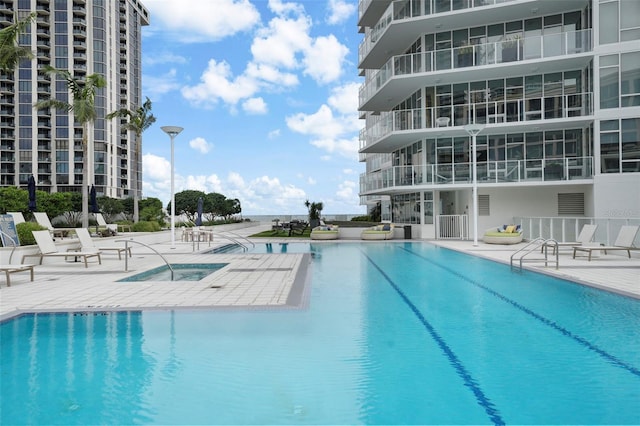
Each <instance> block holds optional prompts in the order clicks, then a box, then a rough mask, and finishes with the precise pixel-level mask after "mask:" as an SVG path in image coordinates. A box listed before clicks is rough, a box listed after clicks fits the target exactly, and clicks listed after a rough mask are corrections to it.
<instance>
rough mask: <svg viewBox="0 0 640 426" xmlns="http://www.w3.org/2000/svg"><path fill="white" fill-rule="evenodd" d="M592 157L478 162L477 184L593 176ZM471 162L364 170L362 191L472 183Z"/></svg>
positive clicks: (544, 180)
mask: <svg viewBox="0 0 640 426" xmlns="http://www.w3.org/2000/svg"><path fill="white" fill-rule="evenodd" d="M593 167H594V165H593V157H571V158H557V159H556V158H554V159H538V160H505V161H487V162H478V163H477V164H476V169H477V181H478V183H480V184H482V183H519V182H551V181H567V180H575V179H590V178H592V177H593V175H594V170H593ZM471 170H472V163H469V162H465V163H452V164H429V165H420V166H393V167H389V168H386V169H382V170H379V171H376V172H370V173H363V174H362V175H361V178H360V193H367V192H371V191H377V190H381V189H387V188H396V187H403V186H416V185H445V184H446V185H451V184H469V183H472V181H473V179H472V173H471Z"/></svg>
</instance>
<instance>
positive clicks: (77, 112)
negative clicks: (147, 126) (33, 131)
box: [34, 65, 107, 228]
mask: <svg viewBox="0 0 640 426" xmlns="http://www.w3.org/2000/svg"><path fill="white" fill-rule="evenodd" d="M43 71H44V72H45V73H46V74H47V75H49V76H51V77H55V76H58V77H60V78H61V79H62V80H65V81H66V82H67V86H68V88H69V91H70V92H71V97H72V101H71V103H69V102H66V101H60V100H57V99H46V100H43V101H39V102H37V103H36V104H35V105H34V107H35V108H36V109H45V108H54V109H57V110H61V111H64V112H73V116H74V118H75V120H76V121H77V122H78V123H80V124H82V227H83V228H88V227H89V190H88V188H89V186H88V185H89V166H88V161H87V160H88V154H87V152H88V149H87V147H88V141H87V139H88V135H89V124H90V123H93V122H94V121H95V119H96V118H97V115H98V113H97V111H96V103H95V97H96V91H97V90H98V89H101V88H103V87H106V85H107V82H106V80H105V79H104V77H102V76H101V75H99V74H91V75H89V76H87V77H86V79H85V80H81V79H78V78H75V77H74V76H72V75H71V73H70V72H69V71H67V70H60V69H56V68H54V67H52V66H49V65H47V66H46V67H45V68H44V70H43Z"/></svg>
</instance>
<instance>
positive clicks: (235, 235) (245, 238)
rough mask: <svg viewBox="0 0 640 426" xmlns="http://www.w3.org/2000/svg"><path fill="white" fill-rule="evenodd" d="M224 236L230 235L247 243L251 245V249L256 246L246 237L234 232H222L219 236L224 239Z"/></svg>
mask: <svg viewBox="0 0 640 426" xmlns="http://www.w3.org/2000/svg"><path fill="white" fill-rule="evenodd" d="M224 234H231V235H233V236H234V237H236V238H240V239H241V240H244V241H246V242H248V243H249V244H251V246H252V247H255V246H256V244H255V243H254V242H253V241H251V240H250V239H248V238H247V237H243V236H242V235H240V234H237V233H235V232H231V231H224V233H221V234H220V235H222V236H223V237H224V236H225V235H224Z"/></svg>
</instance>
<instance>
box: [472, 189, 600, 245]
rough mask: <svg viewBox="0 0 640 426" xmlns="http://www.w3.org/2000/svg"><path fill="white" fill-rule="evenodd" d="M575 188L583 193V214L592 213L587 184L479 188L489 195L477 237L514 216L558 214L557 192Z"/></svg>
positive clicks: (571, 190)
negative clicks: (486, 208)
mask: <svg viewBox="0 0 640 426" xmlns="http://www.w3.org/2000/svg"><path fill="white" fill-rule="evenodd" d="M575 192H583V193H584V194H585V216H592V215H593V213H592V211H591V210H592V209H591V207H590V206H591V204H592V202H591V200H592V199H593V193H592V188H591V186H590V185H571V186H569V185H562V186H532V187H526V186H521V187H519V188H515V187H511V188H504V187H503V188H481V189H480V190H479V191H478V193H479V194H480V195H489V205H490V208H489V211H490V214H491V215H490V216H479V217H478V230H479V237H482V234H483V233H484V231H485V230H487V229H489V228H491V227H494V226H498V225H505V224H511V223H512V222H513V217H514V216H534V217H557V216H558V194H559V193H575ZM470 214H472V212H470Z"/></svg>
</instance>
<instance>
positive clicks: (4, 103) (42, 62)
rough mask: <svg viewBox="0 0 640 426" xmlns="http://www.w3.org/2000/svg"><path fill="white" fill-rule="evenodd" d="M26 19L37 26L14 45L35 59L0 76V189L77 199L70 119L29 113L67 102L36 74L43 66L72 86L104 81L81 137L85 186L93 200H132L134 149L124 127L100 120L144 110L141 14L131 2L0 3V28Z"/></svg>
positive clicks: (75, 134) (144, 14)
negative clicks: (31, 182)
mask: <svg viewBox="0 0 640 426" xmlns="http://www.w3.org/2000/svg"><path fill="white" fill-rule="evenodd" d="M30 12H36V13H37V18H36V19H35V22H33V23H32V24H31V26H30V27H29V28H28V29H27V31H25V33H24V34H21V35H20V39H19V43H20V44H21V45H23V46H30V48H31V50H32V52H33V53H34V54H35V58H34V59H33V60H31V61H23V62H22V63H21V64H20V66H19V67H18V69H16V70H15V72H14V73H12V74H9V75H7V74H2V73H0V95H1V101H0V146H1V148H2V154H1V157H0V186H20V187H26V185H27V181H28V179H29V177H30V176H31V175H33V176H34V177H35V178H36V182H37V188H38V189H39V190H43V191H48V192H70V191H75V192H81V184H82V173H83V159H82V126H81V125H80V124H79V123H74V118H73V113H72V112H71V113H65V112H63V111H58V110H36V109H35V108H33V105H34V104H35V103H36V102H38V101H41V100H45V99H49V98H55V99H59V100H64V101H70V99H69V93H68V88H67V85H66V83H65V82H64V81H60V80H58V81H55V80H52V79H51V78H50V77H48V76H46V75H45V74H43V73H42V69H43V68H44V67H45V66H46V65H50V66H53V67H55V68H57V69H64V70H68V71H69V72H70V73H71V75H72V76H74V77H76V78H79V79H82V78H83V77H86V76H87V75H91V74H94V73H95V74H100V75H102V76H103V77H104V78H105V79H106V81H107V86H106V88H105V89H99V91H98V92H97V96H96V99H95V104H96V109H97V112H98V118H97V120H95V122H94V123H93V126H92V128H91V129H90V134H89V135H88V159H87V160H88V161H87V164H88V166H89V184H95V186H96V190H97V193H98V194H100V195H107V196H110V197H118V198H123V197H129V196H133V192H132V188H138V189H137V190H138V191H140V189H139V188H142V182H141V179H142V172H141V169H142V163H141V161H142V160H141V158H140V155H139V153H140V152H141V151H140V147H138V146H136V143H137V142H136V139H135V135H134V134H133V133H132V132H128V131H126V130H124V129H123V128H122V125H123V124H125V123H126V120H124V119H122V120H121V119H113V120H106V119H105V116H106V115H107V114H108V113H110V112H113V111H116V110H119V109H121V108H126V109H129V110H135V109H136V108H138V107H139V106H140V105H141V104H142V103H143V102H144V101H143V100H141V96H142V94H141V93H142V88H141V74H142V71H141V66H142V65H141V46H142V31H141V27H142V26H143V25H148V24H149V13H148V11H147V10H146V9H145V8H144V6H143V5H142V4H141V3H140V2H139V1H137V0H0V28H2V27H5V26H7V25H9V24H11V23H12V22H13V19H14V16H15V14H17V16H18V17H20V18H21V17H23V16H26V15H27V14H28V13H30ZM134 180H137V185H136V184H135V182H134Z"/></svg>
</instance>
